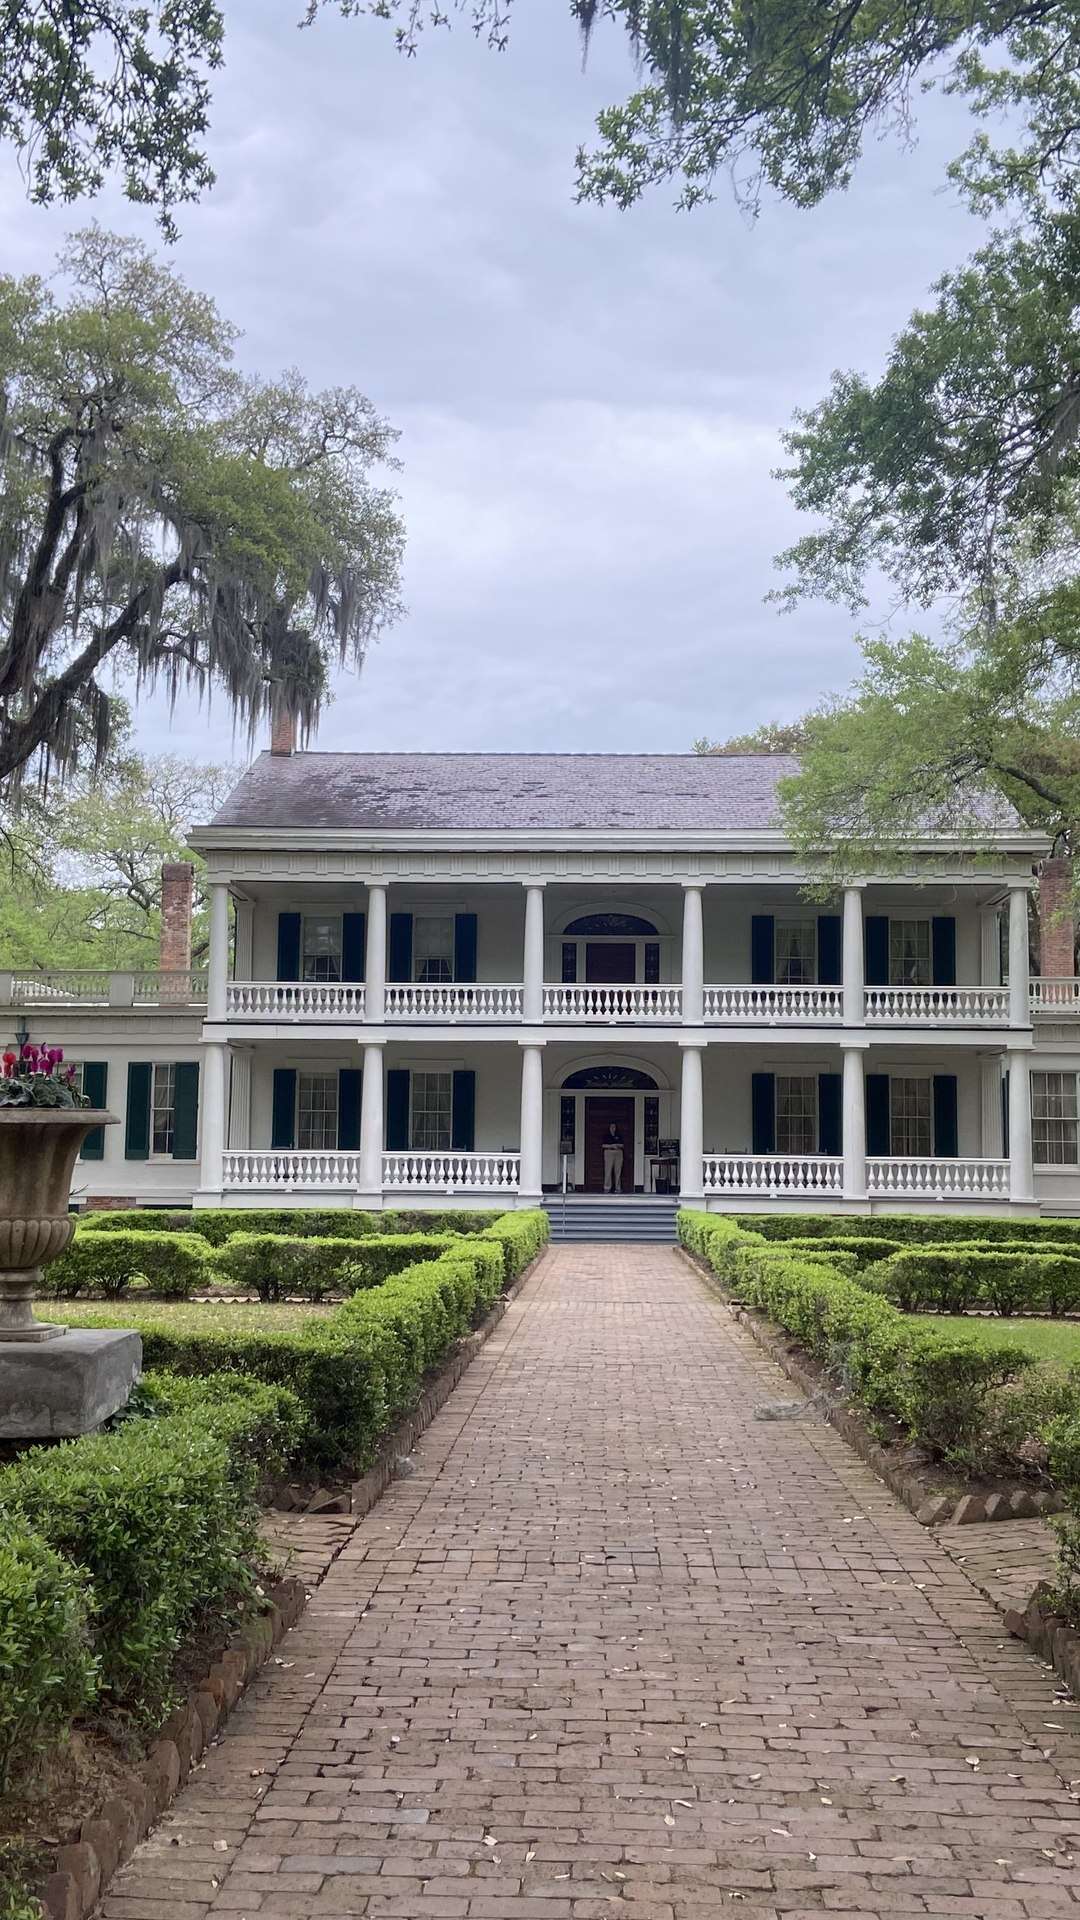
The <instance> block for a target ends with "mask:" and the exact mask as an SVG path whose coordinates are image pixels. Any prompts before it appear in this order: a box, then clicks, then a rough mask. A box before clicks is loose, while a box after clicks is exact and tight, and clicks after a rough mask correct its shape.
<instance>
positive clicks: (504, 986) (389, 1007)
mask: <svg viewBox="0 0 1080 1920" xmlns="http://www.w3.org/2000/svg"><path fill="white" fill-rule="evenodd" d="M524 995H525V989H524V987H523V986H522V985H521V984H520V982H517V981H510V982H506V981H497V980H475V981H472V980H470V981H462V980H408V981H404V982H392V981H387V984H386V1018H387V1019H388V1020H520V1019H521V1015H522V1006H523V1001H524Z"/></svg>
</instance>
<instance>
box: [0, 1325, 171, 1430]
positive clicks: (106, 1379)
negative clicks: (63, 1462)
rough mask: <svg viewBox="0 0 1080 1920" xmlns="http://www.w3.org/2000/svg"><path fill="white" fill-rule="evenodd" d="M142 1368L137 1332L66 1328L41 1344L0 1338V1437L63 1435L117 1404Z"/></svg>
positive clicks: (91, 1424) (92, 1423) (93, 1423)
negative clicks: (67, 1330) (53, 1338)
mask: <svg viewBox="0 0 1080 1920" xmlns="http://www.w3.org/2000/svg"><path fill="white" fill-rule="evenodd" d="M141 1372H142V1341H141V1339H140V1338H139V1335H138V1334H137V1333H128V1332H127V1331H126V1330H121V1329H119V1328H112V1327H72V1328H71V1330H70V1332H67V1333H65V1334H64V1335H63V1336H62V1338H60V1339H58V1340H47V1341H45V1342H43V1343H42V1344H41V1345H34V1344H29V1343H26V1342H23V1341H14V1340H0V1440H69V1439H72V1438H73V1437H74V1436H75V1435H76V1434H79V1433H90V1432H92V1431H93V1429H94V1428H95V1427H99V1426H100V1425H101V1423H102V1421H103V1420H107V1419H108V1418H109V1415H110V1414H112V1413H116V1412H117V1410H118V1409H119V1408H120V1407H122V1406H123V1405H124V1404H125V1402H126V1400H127V1398H128V1395H129V1394H130V1392H131V1389H132V1387H133V1386H134V1385H135V1382H136V1380H137V1379H138V1378H139V1375H140V1373H141Z"/></svg>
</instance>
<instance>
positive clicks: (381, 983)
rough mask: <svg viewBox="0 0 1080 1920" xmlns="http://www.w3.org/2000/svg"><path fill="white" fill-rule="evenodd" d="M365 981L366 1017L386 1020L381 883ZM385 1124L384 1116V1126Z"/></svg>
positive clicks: (372, 893) (371, 891)
mask: <svg viewBox="0 0 1080 1920" xmlns="http://www.w3.org/2000/svg"><path fill="white" fill-rule="evenodd" d="M364 980H365V983H366V984H365V987H364V1018H365V1019H366V1020H382V1019H384V1018H385V1016H386V888H385V887H384V886H380V885H378V884H372V885H371V886H369V888H368V896H367V934H366V945H365V949H364ZM380 1085H381V1081H380ZM381 1124H382V1122H381V1118H380V1127H381ZM380 1152H381V1146H380ZM379 1188H380V1191H381V1189H382V1163H381V1162H380V1165H379Z"/></svg>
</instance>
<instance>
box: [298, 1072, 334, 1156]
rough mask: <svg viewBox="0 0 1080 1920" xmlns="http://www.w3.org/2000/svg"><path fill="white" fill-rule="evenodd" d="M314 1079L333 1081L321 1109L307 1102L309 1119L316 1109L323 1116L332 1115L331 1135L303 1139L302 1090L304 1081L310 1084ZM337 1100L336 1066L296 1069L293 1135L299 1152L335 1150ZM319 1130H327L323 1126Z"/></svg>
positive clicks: (303, 1090) (332, 1151) (331, 1151)
mask: <svg viewBox="0 0 1080 1920" xmlns="http://www.w3.org/2000/svg"><path fill="white" fill-rule="evenodd" d="M316 1080H318V1081H330V1082H332V1083H333V1090H332V1095H331V1100H330V1102H329V1103H328V1104H327V1105H326V1106H324V1107H323V1108H322V1109H321V1110H318V1109H316V1108H314V1107H313V1106H312V1105H311V1103H310V1101H309V1103H308V1115H309V1119H310V1118H311V1117H314V1116H315V1114H316V1113H317V1112H318V1111H321V1113H322V1115H323V1117H325V1116H326V1115H328V1114H332V1115H333V1122H334V1124H333V1129H332V1137H331V1138H330V1139H329V1140H315V1139H313V1138H312V1139H307V1140H305V1139H303V1138H302V1134H303V1127H302V1125H301V1121H302V1116H303V1112H304V1092H305V1086H304V1083H305V1081H306V1082H308V1083H309V1085H310V1083H311V1082H312V1081H316ZM339 1101H340V1082H339V1080H338V1075H337V1069H336V1068H326V1069H323V1068H311V1067H302V1068H299V1069H298V1070H297V1075H296V1114H295V1122H294V1131H293V1137H294V1139H295V1141H296V1145H297V1149H298V1151H299V1152H301V1153H334V1152H336V1150H337V1144H338V1138H339V1129H340V1126H341V1113H340V1108H339ZM320 1131H321V1132H323V1133H325V1132H327V1128H325V1127H323V1128H321V1129H320Z"/></svg>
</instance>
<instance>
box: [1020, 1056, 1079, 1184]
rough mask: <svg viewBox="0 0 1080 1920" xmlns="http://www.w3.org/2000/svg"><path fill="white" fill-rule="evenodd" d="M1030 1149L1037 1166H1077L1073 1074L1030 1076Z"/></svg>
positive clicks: (1075, 1101)
mask: <svg viewBox="0 0 1080 1920" xmlns="http://www.w3.org/2000/svg"><path fill="white" fill-rule="evenodd" d="M1031 1148H1032V1156H1033V1158H1034V1160H1035V1162H1036V1165H1038V1166H1041V1167H1074V1166H1076V1164H1077V1100H1076V1075H1075V1073H1033V1074H1032V1076H1031Z"/></svg>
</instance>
